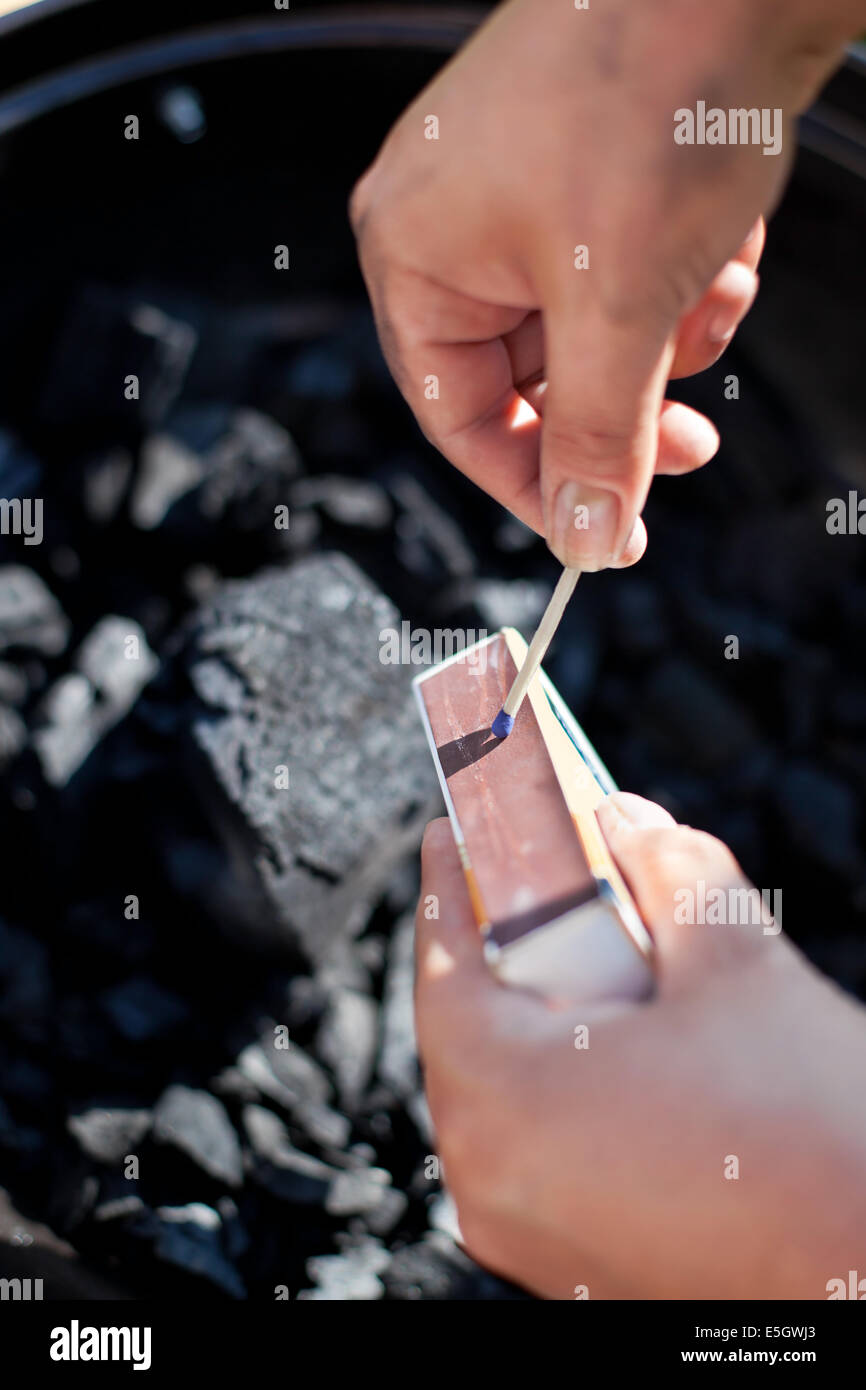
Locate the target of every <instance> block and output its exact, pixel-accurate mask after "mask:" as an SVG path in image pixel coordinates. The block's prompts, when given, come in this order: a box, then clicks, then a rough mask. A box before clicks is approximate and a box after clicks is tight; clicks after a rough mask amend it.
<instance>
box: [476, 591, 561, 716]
mask: <svg viewBox="0 0 866 1390" xmlns="http://www.w3.org/2000/svg"><path fill="white" fill-rule="evenodd" d="M579 578H580V570H578V569H569V568H568V567H566V568H565V569H564V570H563V571H562V574H561V575H560V576H559V583H558V584H557V586H556V588H555V589H554V591H553V596H552V598H551V600H550V603H549V604H548V605H547V608H546V609H545V612H544V617H543V618H542V619H541V622H540V623H539V624H538V629H537V631H536V634H535V636H534V637H533V639H532V642H531V644H530V647H529V651H528V652H527V653H526V660H525V661H524V662H523V665H522V666H521V668H520V670H519V671H518V672H517V675H516V677H515V679H514V683H513V684H512V687H511V689H510V690H509V692H508V694H507V695H506V697H505V704H504V705H503V706H502V709H501V710H500V711H499V713H498V714H497V716H496V718H495V719H494V721H493V723H492V724H491V726H490V727H491V730H492V731H493V733H494V734H495V735H496V737H497V738H507V737H508V735H509V734H510V733H511V730H512V729H513V728H514V720H515V718H516V716H517V711H518V710H519V709H520V706H521V705H522V704H523V698H524V696H525V695H526V692H527V690H528V689H529V684H530V682H531V680H532V678H533V676H534V675H535V673H536V671H537V670H538V668H539V666H540V665H541V663H542V661H543V660H544V654H545V652H546V651H547V648H548V647H549V646H550V644H551V642H552V640H553V634H554V633H555V632H556V629H557V628H558V627H559V622H560V619H561V617H562V615H563V613H564V612H565V605H566V604H567V603H568V600H569V599H570V598H571V596H572V594H573V593H574V588H575V585H576V584H577V581H578V579H579Z"/></svg>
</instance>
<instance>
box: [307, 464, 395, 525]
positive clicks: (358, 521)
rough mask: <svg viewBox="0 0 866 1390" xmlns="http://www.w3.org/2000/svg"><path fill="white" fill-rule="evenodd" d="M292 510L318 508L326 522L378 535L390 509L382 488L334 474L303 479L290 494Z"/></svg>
mask: <svg viewBox="0 0 866 1390" xmlns="http://www.w3.org/2000/svg"><path fill="white" fill-rule="evenodd" d="M291 501H292V506H293V507H318V508H319V509H320V510H321V512H322V513H323V515H324V516H326V517H327V518H328V520H329V521H335V522H337V524H338V525H340V526H349V527H353V528H355V529H356V530H359V531H381V530H383V529H384V528H385V527H386V526H388V524H389V523H390V521H391V516H392V512H393V508H392V506H391V502H390V500H389V498H388V494H387V492H386V491H385V489H384V488H382V487H380V486H379V484H378V483H374V482H371V481H370V480H369V479H367V478H341V477H339V476H338V475H336V474H325V475H318V476H316V477H314V478H304V479H302V480H301V481H300V482H298V483H295V485H294V487H293V488H292V491H291Z"/></svg>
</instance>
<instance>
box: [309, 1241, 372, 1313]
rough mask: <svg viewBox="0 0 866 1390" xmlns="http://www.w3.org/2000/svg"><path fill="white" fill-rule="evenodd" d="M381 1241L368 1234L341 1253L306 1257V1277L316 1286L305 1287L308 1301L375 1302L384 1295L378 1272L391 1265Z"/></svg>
mask: <svg viewBox="0 0 866 1390" xmlns="http://www.w3.org/2000/svg"><path fill="white" fill-rule="evenodd" d="M388 1258H389V1257H388V1252H387V1250H386V1249H385V1247H384V1246H383V1245H382V1243H381V1241H378V1240H375V1239H374V1238H372V1237H367V1238H365V1239H363V1240H361V1241H359V1242H358V1243H357V1245H355V1246H354V1248H352V1249H350V1250H345V1251H344V1252H343V1253H342V1254H340V1255H316V1256H314V1257H313V1259H311V1260H307V1277H308V1278H309V1279H312V1280H313V1281H314V1283H315V1285H316V1287H315V1288H314V1289H302V1290H301V1292H300V1293H299V1294H298V1298H299V1299H301V1300H303V1301H305V1302H311V1303H313V1302H326V1303H331V1302H340V1303H342V1302H367V1303H371V1302H375V1301H376V1300H377V1299H380V1298H382V1297H383V1296H384V1293H385V1288H384V1285H383V1284H382V1281H381V1279H380V1278H379V1275H380V1274H381V1273H382V1271H383V1269H385V1268H386V1267H387V1265H388Z"/></svg>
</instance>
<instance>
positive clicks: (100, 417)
mask: <svg viewBox="0 0 866 1390" xmlns="http://www.w3.org/2000/svg"><path fill="white" fill-rule="evenodd" d="M82 344H86V345H87V347H86V352H82ZM196 344H197V334H196V331H195V329H194V328H193V327H192V325H191V324H188V323H184V322H183V321H182V320H180V319H176V318H172V317H171V316H170V315H169V314H166V313H165V312H163V310H162V309H160V308H158V307H157V306H156V305H153V304H144V303H141V302H140V301H139V300H137V299H136V298H134V297H133V296H131V295H129V294H128V293H127V292H125V291H124V290H120V289H114V288H109V287H107V286H100V285H86V286H84V287H83V288H81V289H80V290H79V291H78V292H77V293H76V294H75V295H74V297H73V298H72V299H71V300H70V303H69V305H68V307H67V311H66V315H65V318H64V320H63V323H62V324H61V327H60V331H59V333H58V336H57V339H56V341H55V343H54V346H53V351H52V353H51V357H50V360H49V362H48V364H47V369H46V374H45V382H46V385H45V387H44V389H43V392H42V395H41V399H40V403H39V415H40V419H41V420H42V421H43V422H44V424H45V425H47V426H48V427H50V428H52V429H69V428H73V427H74V428H75V429H77V430H81V431H85V430H86V431H88V432H89V433H91V434H92V435H93V436H94V438H96V439H99V440H101V439H104V438H107V437H109V435H110V434H111V433H115V434H116V433H117V431H118V430H125V431H126V432H127V435H128V437H131V438H134V437H135V434H136V432H137V431H138V430H141V429H143V428H153V427H154V426H155V425H157V424H159V422H160V421H161V420H162V419H163V418H164V416H165V414H166V412H167V411H168V409H169V408H170V407H171V405H172V404H173V402H174V401H175V399H176V398H177V396H178V394H179V392H180V390H181V387H182V386H183V383H184V381H185V379H186V375H187V371H188V369H189V366H190V362H191V361H192V357H193V354H194V352H195V349H196ZM133 376H134V377H137V378H138V385H137V387H135V386H134V385H133V386H130V385H129V383H128V378H130V377H133Z"/></svg>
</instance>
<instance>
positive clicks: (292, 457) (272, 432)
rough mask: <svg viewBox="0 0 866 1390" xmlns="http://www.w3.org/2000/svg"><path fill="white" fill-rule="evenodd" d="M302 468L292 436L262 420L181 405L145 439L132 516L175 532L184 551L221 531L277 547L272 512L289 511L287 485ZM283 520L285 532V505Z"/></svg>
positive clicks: (248, 413)
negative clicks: (162, 427) (249, 536)
mask: <svg viewBox="0 0 866 1390" xmlns="http://www.w3.org/2000/svg"><path fill="white" fill-rule="evenodd" d="M300 470H301V460H300V456H299V454H298V451H297V448H296V446H295V443H294V441H293V439H292V437H291V435H290V434H289V433H288V431H287V430H285V429H284V428H283V426H282V425H280V424H278V423H277V422H276V421H275V420H272V419H270V418H269V417H268V416H267V415H263V414H261V413H260V412H259V411H256V410H247V409H244V410H229V409H227V408H226V407H224V406H218V405H200V406H185V407H183V408H182V409H180V410H177V411H175V412H174V413H173V415H172V416H171V419H170V420H169V421H168V422H167V424H166V428H165V430H164V431H163V432H161V433H160V434H156V435H153V436H151V437H150V438H148V439H146V440H145V441H144V444H143V445H142V449H141V457H140V470H139V475H138V477H137V479H136V483H135V487H134V490H133V494H132V498H131V502H130V514H131V517H132V521H133V523H134V524H135V525H136V526H138V527H139V528H140V529H142V530H145V531H149V530H154V529H156V528H159V529H160V531H161V533H162V534H163V535H166V534H174V535H176V536H177V539H178V541H179V542H182V543H183V545H184V547H185V548H188V547H189V546H190V545H195V544H196V543H197V542H198V541H201V540H202V539H206V538H209V539H211V540H213V539H214V537H215V535H217V534H218V532H219V529H220V528H221V527H222V528H223V529H224V530H225V533H226V537H227V538H228V539H231V541H232V543H233V544H234V545H236V544H237V542H238V541H239V539H240V538H241V537H242V536H243V535H244V533H252V532H255V533H257V534H261V535H262V537H263V538H264V540H266V541H267V540H271V541H273V545H272V547H271V549H272V550H273V549H279V544H278V543H279V541H280V537H281V535H283V534H284V533H283V531H282V530H281V529H280V528H277V527H276V525H275V521H276V513H275V508H277V507H280V506H283V507H290V493H289V490H288V484H289V483H290V481H291V480H292V479H294V478H296V477H297V475H298V473H299V472H300ZM288 520H289V530H291V521H292V518H291V507H290V511H289V517H288Z"/></svg>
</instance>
